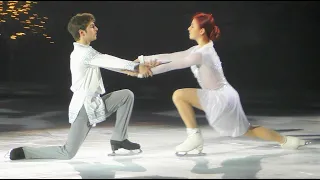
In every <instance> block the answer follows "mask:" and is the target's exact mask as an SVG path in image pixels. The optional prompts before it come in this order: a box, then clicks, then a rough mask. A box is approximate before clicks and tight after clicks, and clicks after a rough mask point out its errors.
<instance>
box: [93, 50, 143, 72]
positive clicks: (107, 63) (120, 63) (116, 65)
mask: <svg viewBox="0 0 320 180" xmlns="http://www.w3.org/2000/svg"><path fill="white" fill-rule="evenodd" d="M87 64H89V65H92V66H98V67H101V68H105V69H108V70H112V71H116V72H120V70H130V71H134V69H135V66H137V65H139V63H136V62H133V61H128V60H125V59H121V58H118V57H115V56H111V55H108V54H97V55H95V56H94V57H93V58H92V59H90V60H89V61H88V62H87Z"/></svg>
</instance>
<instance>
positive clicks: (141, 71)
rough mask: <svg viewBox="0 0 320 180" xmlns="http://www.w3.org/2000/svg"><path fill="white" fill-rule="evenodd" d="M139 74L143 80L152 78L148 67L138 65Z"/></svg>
mask: <svg viewBox="0 0 320 180" xmlns="http://www.w3.org/2000/svg"><path fill="white" fill-rule="evenodd" d="M139 74H141V75H142V76H143V77H144V78H146V77H150V76H151V77H152V72H151V70H150V67H148V66H146V65H143V64H140V65H139Z"/></svg>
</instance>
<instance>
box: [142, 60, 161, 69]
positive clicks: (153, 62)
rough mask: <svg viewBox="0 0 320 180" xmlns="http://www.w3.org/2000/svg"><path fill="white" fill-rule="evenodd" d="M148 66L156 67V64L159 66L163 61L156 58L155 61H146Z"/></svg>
mask: <svg viewBox="0 0 320 180" xmlns="http://www.w3.org/2000/svg"><path fill="white" fill-rule="evenodd" d="M144 64H145V65H146V66H149V67H150V68H154V67H156V66H159V65H160V64H161V62H159V61H157V60H156V59H155V60H153V61H149V62H145V63H144Z"/></svg>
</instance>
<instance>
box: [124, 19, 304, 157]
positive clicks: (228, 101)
mask: <svg viewBox="0 0 320 180" xmlns="http://www.w3.org/2000/svg"><path fill="white" fill-rule="evenodd" d="M188 31H189V38H190V39H191V40H195V41H196V42H197V44H198V45H196V46H193V47H191V48H189V49H188V50H185V51H181V52H175V53H170V54H158V55H151V56H142V55H141V56H139V57H138V59H137V60H135V61H136V62H140V63H145V64H149V65H150V66H155V65H158V66H155V67H153V68H152V69H151V71H152V73H153V75H157V74H160V73H165V72H168V71H172V70H177V69H183V68H187V67H191V71H192V72H193V74H194V76H195V78H196V79H197V80H198V83H199V85H200V86H201V89H196V88H184V89H178V90H176V91H175V92H174V93H173V96H172V100H173V102H174V104H175V106H176V108H177V109H178V112H179V114H180V116H181V118H182V120H183V121H184V123H185V125H186V128H187V134H188V137H187V139H186V140H185V141H184V142H183V143H182V144H180V145H178V146H177V147H176V153H177V154H178V153H179V152H183V153H187V152H189V151H192V150H194V149H197V150H199V152H200V153H201V151H202V149H203V138H202V135H201V132H200V130H199V128H198V125H197V122H196V119H195V113H194V110H193V108H192V107H196V108H198V109H200V110H203V111H204V112H205V114H206V118H207V120H208V122H209V124H210V126H212V127H213V128H214V129H215V130H216V131H217V132H218V133H219V134H220V135H221V136H231V137H238V136H242V135H245V136H250V137H257V138H260V139H263V140H268V141H275V142H277V143H279V144H280V145H281V147H282V148H285V149H297V148H298V147H300V146H303V145H305V144H306V142H305V141H304V140H300V139H299V138H296V137H291V136H282V135H280V134H279V133H277V132H275V131H273V130H270V129H267V128H265V127H262V126H258V127H253V126H251V125H250V123H249V122H248V120H247V117H246V115H245V113H244V111H243V109H242V106H241V102H240V98H239V94H238V92H237V91H236V90H235V89H234V88H233V87H232V86H231V85H230V84H229V83H228V81H227V79H226V78H225V76H224V73H223V69H222V66H221V62H220V58H219V56H218V54H217V52H216V51H215V49H214V47H213V45H214V44H213V41H214V40H217V39H218V38H219V36H220V30H219V28H218V26H216V24H215V21H214V18H213V17H212V15H211V14H205V13H198V14H196V15H194V16H193V18H192V23H191V25H190V27H189V28H188ZM156 63H160V64H156ZM126 73H127V74H128V75H131V76H138V77H139V76H140V75H139V74H138V73H136V72H129V71H126Z"/></svg>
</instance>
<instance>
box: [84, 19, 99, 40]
mask: <svg viewBox="0 0 320 180" xmlns="http://www.w3.org/2000/svg"><path fill="white" fill-rule="evenodd" d="M97 33H98V27H97V26H96V25H95V24H94V22H90V23H89V25H88V26H87V28H86V31H83V30H80V38H83V39H84V40H86V41H88V42H92V41H94V40H96V39H97Z"/></svg>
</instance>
